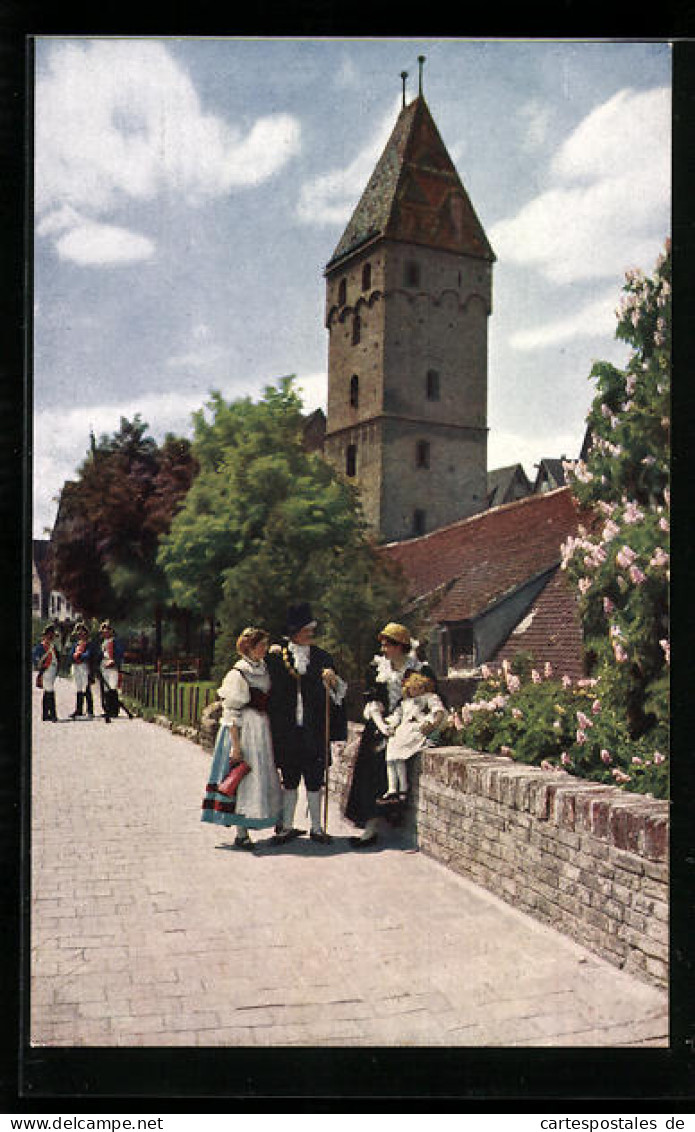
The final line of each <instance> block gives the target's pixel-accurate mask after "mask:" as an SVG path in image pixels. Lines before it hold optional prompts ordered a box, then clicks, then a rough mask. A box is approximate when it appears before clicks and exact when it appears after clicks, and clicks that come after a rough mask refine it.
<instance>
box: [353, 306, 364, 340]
mask: <svg viewBox="0 0 695 1132" xmlns="http://www.w3.org/2000/svg"><path fill="white" fill-rule="evenodd" d="M361 335H362V321H361V319H360V316H359V315H358V314H356V315H355V317H354V318H353V320H352V344H353V346H356V345H357V343H358V342H359V340H360V337H361Z"/></svg>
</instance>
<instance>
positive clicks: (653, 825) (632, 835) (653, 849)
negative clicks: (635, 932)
mask: <svg viewBox="0 0 695 1132" xmlns="http://www.w3.org/2000/svg"><path fill="white" fill-rule="evenodd" d="M422 774H423V775H427V776H428V777H430V778H433V779H435V780H436V781H437V782H439V783H441V784H442V785H445V786H449V787H453V788H454V789H459V790H462V791H463V792H465V793H466V794H473V795H479V796H482V797H486V798H492V799H495V800H497V801H500V802H504V803H505V804H507V805H509V806H511V807H512V808H513V809H515V810H519V811H522V812H527V813H529V814H531V815H532V816H533V817H534V818H536V819H537V820H540V821H547V822H549V823H550V824H552V825H554V826H557V827H558V828H560V829H564V830H566V831H568V832H573V833H588V834H591V835H592V836H594V837H597V838H599V839H600V840H601V841H604V842H606V843H607V844H609V845H613V846H614V847H615V848H617V849H623V850H627V851H628V852H631V853H634V854H636V855H637V856H640V857H646V858H648V859H649V860H653V861H664V860H666V859H667V857H668V841H669V812H670V802H668V801H665V800H663V799H660V798H651V797H648V796H647V795H645V794H630V793H629V792H627V791H625V790H621V789H619V788H618V787H617V786H604V785H603V784H601V783H598V782H589V781H587V780H586V779H581V778H575V777H573V776H572V775H570V774H569V773H568V772H567V771H564V770H560V769H558V770H541V769H540V768H539V767H535V766H528V765H526V764H522V763H517V762H515V761H514V759H512V758H510V757H509V756H507V755H494V754H487V753H485V752H483V751H476V750H473V749H472V748H469V747H429V748H425V750H424V751H423V753H422Z"/></svg>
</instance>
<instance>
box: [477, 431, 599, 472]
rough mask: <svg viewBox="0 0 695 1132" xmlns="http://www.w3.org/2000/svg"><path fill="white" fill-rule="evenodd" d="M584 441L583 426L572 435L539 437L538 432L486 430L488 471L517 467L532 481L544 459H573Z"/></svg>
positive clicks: (550, 433) (555, 433)
mask: <svg viewBox="0 0 695 1132" xmlns="http://www.w3.org/2000/svg"><path fill="white" fill-rule="evenodd" d="M583 438H584V426H582V428H581V429H580V430H578V431H577V432H576V433H571V432H565V433H557V432H549V433H548V434H547V435H543V434H542V433H541V432H540V430H539V431H538V432H537V433H536V434H535V435H534V436H532V437H529V436H528V435H526V434H523V433H514V432H508V431H505V430H501V429H496V428H495V427H494V425H492V426H491V427H490V434H489V437H488V461H487V463H488V468H489V469H490V470H491V471H492V470H493V469H494V468H509V467H511V466H512V465H513V464H521V465H522V466H523V469H524V471H525V472H526V475H527V476H528V478H529V479H530V480H531V482H533V481H534V480H535V478H536V473H537V471H538V469H537V468H536V466H535V465H536V464H538V463H540V461H541V460H544V459H554V460H557V459H559V458H560V457H561V456H566V457H567V458H568V459H569V460H574V459H576V458H577V457H578V456H579V449H580V448H581V445H582V440H583Z"/></svg>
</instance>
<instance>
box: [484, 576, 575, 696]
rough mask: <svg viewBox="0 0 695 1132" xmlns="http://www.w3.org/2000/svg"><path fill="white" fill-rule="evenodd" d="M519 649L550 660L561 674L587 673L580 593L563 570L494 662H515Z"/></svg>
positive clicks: (541, 593)
mask: <svg viewBox="0 0 695 1132" xmlns="http://www.w3.org/2000/svg"><path fill="white" fill-rule="evenodd" d="M519 652H525V653H531V654H532V655H533V657H534V659H535V661H536V663H537V664H539V665H543V664H545V663H546V661H548V662H550V664H551V665H552V668H553V673H554V675H555V676H557V677H562V676H565V675H567V676H569V677H571V679H572V680H579V679H581V678H582V676H583V675H584V667H583V664H582V655H583V637H582V627H581V622H580V619H579V613H578V610H577V593H576V590H575V589H574V587H573V586H572V585H571V583H570V582H569V581H568V579H567V575H566V574H565V572H564V571H563V570H560V569H559V568H558V570H556V572H555V573H554V574H553V576H552V578H551V579H550V581H549V582H548V584H547V585H546V586H545V587H544V588H543V590H542V591H541V592H540V594H539V595H538V597H537V598H536V600H535V601H534V603H533V605H532V606H531V608H530V610H529V611H528V613H527V614H526V616H525V617H524V618H523V619H522V620H521V621H520V622H519V624H518V625H517V627H516V629H514V631H513V632H512V633H511V635H510V636H509V637H508V638H507V640H506V641H505V643H504V645H503V646H502V648H501V649H500V650H499V651H498V653H497V655H496V656H495V657H494V658H493V660H491V661H490V665H491V667H496V666H497V665H500V664H501V663H502V661H503V660H509V661H511V660H512V659H513V657H514V656H515V655H516V654H517V653H519Z"/></svg>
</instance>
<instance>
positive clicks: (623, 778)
mask: <svg viewBox="0 0 695 1132" xmlns="http://www.w3.org/2000/svg"><path fill="white" fill-rule="evenodd" d="M612 773H613V778H614V779H615V781H616V782H629V781H630V775H629V774H625V773H624V771H622V770H618V768H617V767H616V768H615V769H614V770H613V772H612Z"/></svg>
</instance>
